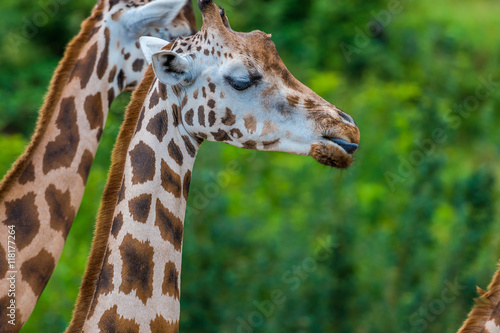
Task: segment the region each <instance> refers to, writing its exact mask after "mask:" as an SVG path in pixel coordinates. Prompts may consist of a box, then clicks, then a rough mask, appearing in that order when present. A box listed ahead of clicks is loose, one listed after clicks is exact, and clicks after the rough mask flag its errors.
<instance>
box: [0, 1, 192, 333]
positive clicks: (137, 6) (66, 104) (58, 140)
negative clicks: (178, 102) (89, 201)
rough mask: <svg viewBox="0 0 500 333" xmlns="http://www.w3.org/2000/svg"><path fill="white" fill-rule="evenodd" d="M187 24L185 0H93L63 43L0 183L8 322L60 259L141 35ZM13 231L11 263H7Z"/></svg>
mask: <svg viewBox="0 0 500 333" xmlns="http://www.w3.org/2000/svg"><path fill="white" fill-rule="evenodd" d="M195 27H196V23H195V21H194V12H193V9H192V5H191V2H190V0H189V1H187V0H157V1H154V2H151V1H144V0H127V1H124V0H110V1H104V0H101V1H99V2H98V4H97V5H96V6H95V8H94V9H93V11H92V14H91V16H90V17H89V18H88V19H87V20H86V21H85V22H83V24H82V28H81V31H80V33H79V34H78V35H77V36H76V37H75V38H74V39H73V41H72V42H70V44H69V45H68V47H67V49H66V52H65V55H64V57H63V59H62V60H61V62H60V64H59V66H58V68H57V69H56V72H55V74H54V77H53V79H52V82H51V84H50V88H49V92H48V94H47V96H46V99H45V104H44V105H43V107H42V109H41V112H40V117H39V122H38V124H37V129H36V132H35V134H34V136H33V138H32V140H31V143H30V145H29V146H28V148H27V150H26V152H25V153H24V155H22V156H21V157H20V158H19V159H18V160H17V162H16V163H15V164H14V165H13V167H12V169H11V170H10V172H9V173H8V174H7V175H6V177H5V178H4V179H3V181H2V183H1V184H0V221H1V223H0V234H1V235H6V236H5V237H2V240H1V242H0V276H1V277H2V279H1V280H0V316H1V318H2V321H3V320H4V318H7V314H11V313H12V311H10V310H9V309H8V306H11V303H12V300H14V301H15V308H16V309H15V310H14V311H15V312H14V315H15V320H14V321H12V323H13V324H14V325H11V324H12V323H10V324H9V325H5V329H6V330H7V331H12V332H17V331H19V330H20V329H21V327H22V326H23V325H24V323H25V322H26V320H27V319H28V317H29V315H30V314H31V312H32V311H33V308H34V306H35V304H36V302H37V301H38V298H39V297H40V295H41V293H42V291H43V289H44V288H45V286H46V284H47V282H48V279H49V278H50V276H51V274H52V272H53V270H54V268H55V265H56V263H57V261H58V260H59V257H60V255H61V252H62V249H63V246H64V243H65V241H66V237H67V235H68V232H69V230H70V228H71V225H72V223H73V219H74V217H75V214H76V212H77V210H78V207H79V205H80V202H81V199H82V196H83V192H84V189H85V184H86V181H87V176H88V174H89V171H90V167H91V164H92V162H93V159H94V155H95V153H96V150H97V146H98V143H99V139H100V137H101V134H102V131H103V127H104V124H105V122H106V117H107V112H108V108H109V106H110V105H111V103H112V101H113V99H114V98H115V96H116V95H118V94H119V93H120V92H122V91H123V90H129V89H132V88H134V87H136V86H137V85H138V82H140V80H141V79H142V77H143V74H144V73H145V70H146V65H145V59H144V55H143V53H142V51H141V50H140V44H139V37H140V36H143V35H154V36H159V37H162V38H166V39H170V38H174V37H178V36H188V35H191V34H193V33H195V32H196V29H195ZM9 226H12V227H10V228H9ZM11 230H14V232H15V235H14V237H15V239H14V238H12V239H9V240H11V241H13V243H15V245H16V247H17V249H16V250H17V251H16V258H15V263H14V265H13V266H9V265H10V262H9V263H8V262H7V252H9V253H10V250H11V249H12V248H9V245H11V246H12V245H13V243H10V244H9V243H8V240H7V235H8V232H9V231H11ZM11 232H12V231H11ZM11 282H15V283H13V284H11ZM14 286H15V288H11V287H14ZM12 292H13V293H12ZM10 318H13V317H10ZM3 324H4V322H2V325H3ZM2 331H4V330H3V329H2Z"/></svg>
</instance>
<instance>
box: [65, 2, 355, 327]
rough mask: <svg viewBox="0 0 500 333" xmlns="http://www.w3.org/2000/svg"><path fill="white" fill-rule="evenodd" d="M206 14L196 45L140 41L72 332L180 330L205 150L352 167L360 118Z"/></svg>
mask: <svg viewBox="0 0 500 333" xmlns="http://www.w3.org/2000/svg"><path fill="white" fill-rule="evenodd" d="M198 7H199V8H200V10H201V12H202V16H203V26H202V28H201V30H200V31H199V32H198V33H197V34H196V35H194V36H191V37H186V38H182V39H178V40H176V41H174V42H172V43H168V42H166V41H163V40H161V39H157V38H153V37H142V38H141V47H142V49H143V51H144V54H145V57H146V60H147V61H148V63H150V64H151V67H149V68H148V71H147V72H146V75H145V77H144V79H143V81H142V82H141V84H140V85H139V88H138V89H137V90H136V91H135V92H134V95H133V97H132V101H131V103H130V104H129V106H128V108H127V111H126V118H125V121H124V123H123V124H122V128H121V130H120V134H119V136H118V140H117V143H116V146H115V150H114V152H113V157H112V167H111V171H110V174H109V178H108V183H107V185H106V188H105V191H104V195H103V199H102V202H101V208H100V212H99V217H98V223H97V229H96V233H95V235H94V241H93V245H92V250H91V254H90V258H89V263H88V265H87V268H86V272H85V275H84V278H83V282H82V286H81V288H80V294H79V297H78V302H77V305H76V308H75V310H74V313H73V319H72V321H71V324H70V326H69V328H68V330H67V332H72V333H73V332H122V331H127V332H177V331H178V330H179V315H180V272H181V257H182V239H183V228H184V217H185V209H186V201H187V198H188V192H189V186H190V181H191V175H192V169H193V165H194V162H195V158H196V155H197V152H198V149H199V147H200V145H201V144H202V142H203V141H204V140H210V141H218V142H224V143H228V144H231V145H234V146H237V147H241V148H246V149H253V150H264V151H283V152H289V153H293V154H299V155H308V156H312V157H313V158H314V159H316V160H317V161H318V162H319V163H322V164H324V165H327V166H331V167H337V168H347V167H348V166H350V165H351V164H352V162H353V159H354V158H353V153H354V152H355V151H356V150H357V148H358V143H359V130H358V128H357V126H356V124H355V122H354V120H353V118H352V117H351V116H349V115H347V114H346V113H344V112H342V111H341V110H339V109H338V108H336V107H335V106H333V105H332V104H330V103H329V102H327V101H325V100H324V99H322V98H321V97H319V96H318V95H316V94H315V93H314V92H313V91H311V90H310V89H309V88H308V87H306V86H304V85H303V84H302V83H300V82H299V81H298V80H296V79H295V78H294V77H293V76H292V75H291V73H290V72H289V71H288V70H287V68H286V67H285V65H284V64H283V62H282V61H281V59H280V57H279V55H278V53H277V51H276V48H275V46H274V44H273V43H272V41H271V39H270V35H267V34H265V33H263V32H261V31H253V32H251V33H240V32H236V31H233V30H232V29H231V28H230V25H229V22H228V20H227V17H226V16H225V14H224V12H223V10H222V9H219V8H218V7H217V6H216V5H215V4H214V3H213V2H212V1H211V0H199V1H198Z"/></svg>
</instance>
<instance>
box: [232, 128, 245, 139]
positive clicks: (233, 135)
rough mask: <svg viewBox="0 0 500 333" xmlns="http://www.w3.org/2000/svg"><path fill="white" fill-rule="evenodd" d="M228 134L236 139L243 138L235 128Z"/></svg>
mask: <svg viewBox="0 0 500 333" xmlns="http://www.w3.org/2000/svg"><path fill="white" fill-rule="evenodd" d="M230 133H231V136H232V137H233V138H236V139H241V138H242V137H243V133H241V131H240V130H239V129H237V128H233V129H232V130H231V132H230Z"/></svg>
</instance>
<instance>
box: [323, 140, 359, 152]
mask: <svg viewBox="0 0 500 333" xmlns="http://www.w3.org/2000/svg"><path fill="white" fill-rule="evenodd" d="M323 138H324V139H326V140H329V141H331V142H333V143H335V144H336V145H338V146H339V147H340V148H342V149H343V150H344V151H345V152H346V153H347V154H349V155H352V154H354V152H356V150H358V145H357V144H355V143H349V142H347V141H345V140H343V139H339V138H332V137H327V136H324V137H323Z"/></svg>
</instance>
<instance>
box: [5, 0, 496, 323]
mask: <svg viewBox="0 0 500 333" xmlns="http://www.w3.org/2000/svg"><path fill="white" fill-rule="evenodd" d="M64 2H67V1H64ZM46 3H48V2H36V3H34V2H32V1H28V0H17V1H14V0H4V1H2V2H1V3H0V13H1V14H0V15H1V17H2V19H1V20H0V31H1V34H0V62H1V63H2V69H1V71H0V99H1V100H2V103H1V105H0V114H1V117H0V131H1V134H0V151H1V152H2V153H1V154H0V171H1V172H2V173H5V172H6V171H7V170H8V168H9V165H10V163H11V162H13V161H14V160H15V158H16V156H17V155H18V154H20V153H21V152H22V150H23V145H24V144H26V143H27V142H28V140H29V136H30V134H31V133H32V131H33V128H34V124H35V121H36V117H37V110H38V107H39V106H40V105H41V103H42V100H43V95H44V93H45V90H46V87H47V85H48V82H49V80H50V78H51V75H52V71H53V70H54V68H55V66H56V64H57V61H58V60H59V59H60V57H61V55H62V51H63V47H64V45H65V44H66V43H67V42H68V41H69V39H70V38H71V37H72V36H73V35H75V34H76V33H77V31H78V29H79V24H80V22H81V21H82V20H83V19H84V18H85V17H86V16H87V15H88V13H89V12H90V10H91V8H92V6H93V5H94V1H93V0H84V1H78V2H76V1H73V2H67V3H66V4H64V5H61V6H60V8H59V9H58V10H57V13H56V14H55V15H53V16H50V17H49V19H48V20H47V23H46V24H44V25H42V26H40V27H38V28H37V32H36V33H35V34H34V35H33V36H32V37H31V38H25V37H23V29H25V28H26V26H27V25H26V24H27V23H26V22H30V20H32V19H33V15H35V14H36V13H39V12H40V11H43V4H46ZM398 3H399V6H396V7H395V4H398ZM219 4H220V5H222V6H224V7H225V8H226V11H227V13H228V16H229V18H230V21H231V25H232V27H233V29H235V30H239V31H250V30H254V29H259V30H263V31H266V32H267V33H272V34H273V40H274V41H275V43H276V45H277V48H278V51H279V52H280V54H281V56H282V58H283V60H284V62H285V63H286V64H287V66H288V67H289V69H290V70H291V72H292V73H293V74H294V75H295V76H296V77H297V78H299V79H300V80H301V81H303V82H304V83H306V84H307V85H309V86H310V87H311V88H313V89H314V90H315V91H316V92H318V93H319V94H321V95H322V96H323V97H325V98H326V99H327V100H329V101H331V102H332V103H334V104H336V105H337V106H338V107H340V108H342V109H343V110H345V111H346V112H348V113H349V114H351V115H352V116H353V117H354V118H355V119H356V121H357V123H358V126H359V128H360V130H361V146H360V150H359V152H357V153H356V156H357V161H356V163H355V164H354V165H353V166H352V167H351V168H350V169H348V170H346V171H337V170H330V169H329V168H326V167H323V166H320V165H318V164H317V163H316V162H315V161H313V160H312V159H311V158H306V157H301V156H291V155H287V154H280V153H263V152H252V151H244V150H239V149H236V148H233V147H230V146H226V145H221V144H214V143H204V144H203V147H202V149H201V152H200V154H199V158H198V161H197V163H196V166H195V171H194V178H193V181H192V187H191V194H190V199H189V203H188V206H189V207H188V211H187V219H186V228H185V237H184V264H183V272H182V314H181V318H182V320H181V331H182V332H245V333H246V332H262V333H268V332H269V333H270V332H397V333H400V332H452V331H455V330H456V329H458V327H459V326H460V325H461V322H462V320H464V319H465V317H466V314H467V313H468V311H469V310H470V308H471V305H472V298H473V297H475V296H476V292H475V286H476V285H480V286H481V287H483V288H485V287H486V286H487V284H488V283H489V281H490V278H491V276H492V274H493V272H494V271H495V268H496V265H495V264H496V262H497V260H498V259H499V257H500V220H499V217H498V211H497V207H498V202H499V184H498V178H499V176H500V174H499V172H500V171H499V170H500V169H499V168H498V167H497V165H498V164H499V162H500V158H499V153H500V144H499V143H500V131H498V129H497V127H498V124H500V113H499V109H500V70H499V64H500V38H499V37H500V25H499V19H498V13H499V12H500V4H499V3H498V2H497V1H493V0H475V1H462V2H456V1H451V0H443V1H431V0H421V1H409V0H408V1H401V2H399V1H397V0H396V1H389V2H386V1H382V0H376V1H362V0H353V1H334V2H332V1H331V0H301V1H299V0H287V1H285V0H274V1H267V0H253V1H241V0H222V1H220V2H219ZM389 9H392V10H393V14H391V15H387V13H388V10H389ZM197 15H198V19H199V14H197ZM375 18H377V19H378V23H377V21H376V19H375ZM31 22H32V21H31ZM346 54H347V56H346ZM484 80H486V81H488V80H490V81H494V84H488V85H487V86H488V89H486V88H485V87H484V84H483V82H484ZM478 89H479V90H478ZM128 99H129V95H122V96H120V98H119V99H118V100H117V101H116V102H115V103H114V104H113V107H112V110H111V112H110V116H109V118H108V123H107V127H106V130H105V133H104V136H103V139H102V143H101V145H100V148H99V152H98V155H97V157H96V160H95V163H94V165H93V167H92V172H91V175H90V178H89V182H88V186H87V189H86V194H85V197H84V200H83V202H82V205H81V207H80V210H79V213H78V216H77V219H76V221H75V223H74V226H73V229H72V230H71V233H70V235H69V237H68V242H67V245H66V248H65V250H64V253H63V255H62V257H61V260H60V262H59V264H58V266H57V269H56V271H55V274H54V276H53V278H52V279H51V280H50V282H49V284H48V286H47V288H46V289H45V291H44V293H43V295H42V297H41V298H40V301H39V304H38V305H37V308H36V309H35V312H34V313H33V315H32V317H31V318H30V320H29V321H28V323H27V325H26V326H25V328H24V330H23V332H60V331H62V330H64V328H65V327H66V326H67V324H68V322H69V319H70V317H71V311H72V308H73V304H74V302H75V300H76V296H77V292H78V286H79V284H80V281H81V277H82V274H83V271H84V266H85V263H86V258H87V255H88V252H89V247H90V241H91V237H92V230H93V227H94V221H95V216H96V212H97V209H98V206H99V198H100V196H101V193H102V190H103V187H104V184H105V182H106V174H107V170H108V167H109V158H110V152H111V149H112V145H113V143H114V140H115V137H116V135H117V131H118V128H119V125H120V122H121V121H122V119H123V110H124V108H125V105H126V104H127V102H128ZM464 105H465V107H464ZM228 165H231V166H232V167H231V168H228Z"/></svg>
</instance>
